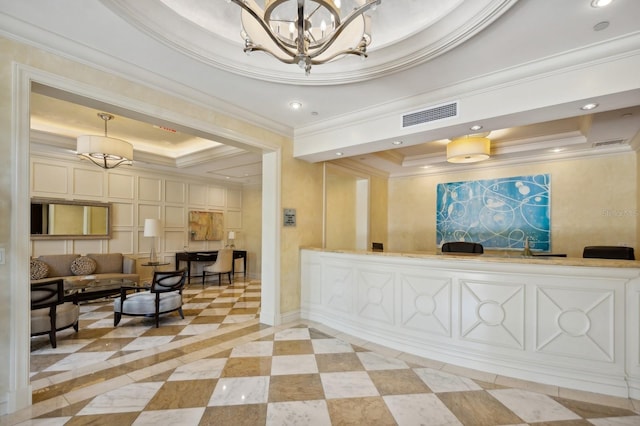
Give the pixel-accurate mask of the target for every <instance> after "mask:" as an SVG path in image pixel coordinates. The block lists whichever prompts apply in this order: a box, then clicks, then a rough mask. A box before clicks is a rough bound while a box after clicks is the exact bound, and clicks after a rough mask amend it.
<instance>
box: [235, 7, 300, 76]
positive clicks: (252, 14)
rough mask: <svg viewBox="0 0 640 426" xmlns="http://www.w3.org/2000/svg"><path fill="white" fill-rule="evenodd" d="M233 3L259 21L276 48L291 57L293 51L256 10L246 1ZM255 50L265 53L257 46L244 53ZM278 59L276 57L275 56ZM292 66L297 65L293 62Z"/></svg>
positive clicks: (247, 49)
mask: <svg viewBox="0 0 640 426" xmlns="http://www.w3.org/2000/svg"><path fill="white" fill-rule="evenodd" d="M231 2H233V3H235V4H237V5H238V6H240V7H241V8H242V9H244V10H245V11H247V13H249V15H251V16H252V17H253V19H255V20H256V21H258V23H259V24H260V26H261V27H262V28H263V29H264V30H265V32H266V33H267V35H268V36H269V38H270V39H271V40H272V41H273V42H274V43H275V44H276V46H278V47H279V48H280V50H282V51H283V52H284V53H286V54H287V55H291V51H290V50H289V49H288V48H287V46H286V45H285V44H284V43H282V42H281V41H280V40H279V39H278V38H277V37H276V36H275V35H274V34H273V32H272V31H271V28H270V27H269V25H268V24H267V23H266V22H265V21H264V19H262V17H260V15H258V14H257V13H256V12H255V10H253V9H252V8H251V7H250V6H249V5H248V4H247V1H246V0H231ZM253 50H261V51H265V50H264V49H258V48H257V46H254V47H251V48H245V49H244V51H245V52H247V51H249V52H251V51H253ZM274 57H276V56H274ZM291 63H292V64H295V62H291Z"/></svg>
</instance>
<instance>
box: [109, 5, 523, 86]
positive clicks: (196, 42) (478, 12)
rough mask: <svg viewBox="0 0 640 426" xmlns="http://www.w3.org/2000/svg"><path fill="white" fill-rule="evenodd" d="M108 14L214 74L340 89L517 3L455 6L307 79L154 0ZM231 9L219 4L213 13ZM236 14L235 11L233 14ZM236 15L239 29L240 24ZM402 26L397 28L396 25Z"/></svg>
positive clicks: (466, 34) (431, 51)
mask: <svg viewBox="0 0 640 426" xmlns="http://www.w3.org/2000/svg"><path fill="white" fill-rule="evenodd" d="M100 1H101V3H103V4H104V5H105V6H106V7H107V8H109V9H110V10H112V11H113V12H114V13H115V14H117V15H118V16H120V17H121V18H122V19H124V20H126V21H127V22H129V23H130V24H131V25H133V26H134V27H136V28H138V29H139V30H140V31H143V32H145V33H146V34H148V35H149V36H151V37H153V38H155V39H156V40H158V41H160V42H161V43H163V44H165V45H168V46H170V47H171V48H173V49H176V50H178V51H180V52H182V53H183V54H186V55H189V56H191V57H193V58H195V59H198V60H200V61H202V62H205V63H207V64H209V65H212V66H214V67H216V68H218V69H221V70H224V71H228V72H231V73H234V74H239V75H242V76H245V77H249V78H252V79H256V80H263V81H269V82H274V83H283V84H295V85H314V86H321V85H339V84H347V83H356V82H361V81H366V80H371V79H375V78H379V77H383V76H386V75H389V74H393V73H396V72H399V71H403V70H406V69H409V68H413V67H415V66H416V65H419V64H422V63H425V62H427V61H430V60H432V59H434V58H436V57H437V56H439V55H441V54H443V53H445V52H448V51H449V50H451V49H453V48H455V47H456V46H458V45H460V44H462V43H464V42H465V41H467V40H468V39H470V38H471V37H473V36H474V35H476V34H477V33H479V32H480V31H482V30H483V29H484V28H486V27H487V26H489V25H490V24H491V23H493V22H494V21H495V20H496V19H497V18H499V17H500V16H501V15H502V14H504V13H505V12H507V11H508V10H509V9H510V8H511V7H512V6H513V5H514V4H515V3H516V2H517V1H518V0H476V1H473V2H467V1H465V2H459V3H458V4H457V5H456V6H455V8H454V9H453V10H451V11H449V13H447V14H446V15H445V16H443V17H441V18H440V19H439V20H438V21H436V22H431V21H429V19H425V20H424V22H425V24H424V25H427V26H426V27H423V28H421V29H420V30H418V31H416V32H415V33H414V34H411V35H410V36H407V37H406V38H404V39H400V40H397V41H395V42H393V43H387V45H385V46H381V47H379V48H376V47H375V27H374V28H373V30H372V32H373V39H374V42H373V44H372V46H371V48H370V49H369V53H370V55H369V58H368V59H367V60H366V61H364V62H362V61H360V60H355V59H353V58H352V59H353V60H350V61H349V60H345V59H342V60H340V61H336V62H332V63H329V64H325V65H323V66H322V67H317V68H315V69H314V72H313V73H312V74H311V75H309V76H306V75H305V74H304V72H302V73H301V72H300V69H298V67H291V66H289V65H285V64H281V63H278V62H277V61H274V60H273V59H272V58H269V57H266V55H258V54H255V55H252V56H250V57H247V55H245V54H244V53H243V51H242V40H241V39H240V37H239V36H238V40H237V42H235V43H234V42H232V41H231V40H230V38H229V37H223V36H221V35H219V34H215V33H214V32H212V31H208V30H207V29H205V28H204V27H202V26H200V25H198V24H196V23H194V22H190V21H188V20H187V19H185V18H184V17H182V16H180V15H179V14H178V13H176V12H174V11H173V10H172V9H171V8H169V7H167V6H166V5H165V4H164V3H163V2H161V1H159V0H136V1H135V2H132V1H127V0H100ZM398 3H399V0H395V1H389V2H386V3H383V4H382V5H381V6H380V7H379V8H378V11H377V13H384V7H385V6H386V7H394V6H395V7H398ZM227 6H231V7H237V6H235V5H227V4H220V5H216V6H215V7H216V8H219V9H220V10H222V8H224V7H227ZM238 9H239V8H238ZM239 16H240V15H239V11H238V25H239V23H240V18H239ZM398 24H399V25H401V24H402V23H398Z"/></svg>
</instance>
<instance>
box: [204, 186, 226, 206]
mask: <svg viewBox="0 0 640 426" xmlns="http://www.w3.org/2000/svg"><path fill="white" fill-rule="evenodd" d="M207 192H208V196H207V202H208V203H209V205H210V206H213V207H224V198H225V196H224V195H225V192H226V191H225V189H224V188H220V187H217V186H210V187H209V190H208V191H207Z"/></svg>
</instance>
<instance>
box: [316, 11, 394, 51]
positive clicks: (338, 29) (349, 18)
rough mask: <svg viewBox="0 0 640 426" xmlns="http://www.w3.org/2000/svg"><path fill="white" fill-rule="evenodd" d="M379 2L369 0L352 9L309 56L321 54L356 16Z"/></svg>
mask: <svg viewBox="0 0 640 426" xmlns="http://www.w3.org/2000/svg"><path fill="white" fill-rule="evenodd" d="M380 3H382V0H371V1H368V2H367V3H365V4H363V5H362V6H360V7H358V8H357V9H354V10H353V12H351V13H350V14H349V15H347V17H346V18H345V19H344V20H343V21H342V23H341V24H340V25H339V26H337V27H336V29H335V31H334V32H333V34H332V35H331V37H330V38H329V39H328V40H327V41H326V42H325V43H324V45H323V46H322V47H321V48H320V49H318V50H316V51H314V52H313V53H312V54H311V55H310V56H311V57H312V58H314V57H316V56H318V55H321V54H323V53H324V52H325V51H326V50H327V49H328V48H330V47H331V45H332V44H333V43H334V42H335V41H336V39H337V38H338V37H339V36H340V34H342V32H343V31H344V29H345V28H346V27H347V26H348V25H349V24H350V23H351V22H353V21H354V20H355V19H356V18H358V17H359V16H360V15H362V14H363V13H364V12H366V11H367V10H369V9H371V8H372V7H373V6H378V5H379V4H380Z"/></svg>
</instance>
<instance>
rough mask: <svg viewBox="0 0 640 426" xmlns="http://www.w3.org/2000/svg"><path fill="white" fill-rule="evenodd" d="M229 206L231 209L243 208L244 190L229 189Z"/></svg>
mask: <svg viewBox="0 0 640 426" xmlns="http://www.w3.org/2000/svg"><path fill="white" fill-rule="evenodd" d="M227 208H230V209H241V208H242V191H236V190H233V189H228V190H227Z"/></svg>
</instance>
